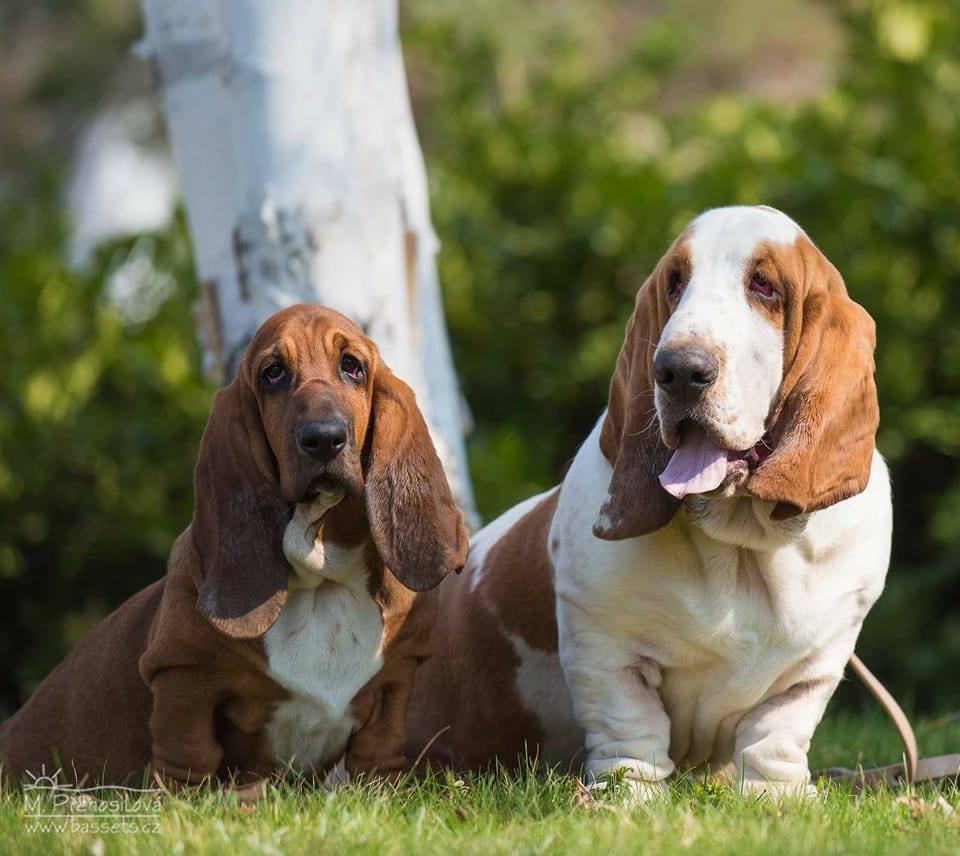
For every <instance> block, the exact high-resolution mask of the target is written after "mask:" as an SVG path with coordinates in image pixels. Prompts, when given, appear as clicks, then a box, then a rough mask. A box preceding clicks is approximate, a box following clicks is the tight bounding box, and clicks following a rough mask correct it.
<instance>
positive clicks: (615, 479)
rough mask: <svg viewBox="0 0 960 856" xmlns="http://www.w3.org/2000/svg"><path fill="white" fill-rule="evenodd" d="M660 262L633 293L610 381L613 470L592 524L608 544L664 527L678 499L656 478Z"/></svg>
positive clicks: (662, 308)
mask: <svg viewBox="0 0 960 856" xmlns="http://www.w3.org/2000/svg"><path fill="white" fill-rule="evenodd" d="M666 275H667V273H666V266H665V264H664V262H661V263H660V264H659V265H658V266H657V268H656V269H655V270H654V272H653V273H652V274H651V275H650V278H649V279H648V280H647V281H646V282H645V283H644V284H643V287H642V288H641V289H640V291H639V292H638V293H637V300H636V306H635V308H634V310H633V315H631V316H630V320H629V322H627V332H626V335H625V336H624V340H623V346H622V347H621V349H620V356H619V357H618V358H617V367H616V369H615V371H614V373H613V378H612V379H611V381H610V400H609V404H608V408H607V415H606V417H605V418H604V421H603V427H602V428H601V430H600V450H601V451H602V452H603V455H604V457H605V458H606V459H607V460H608V461H609V462H610V465H611V466H612V467H613V475H612V476H611V477H610V486H609V487H608V489H607V498H606V500H605V501H604V503H603V505H602V507H601V508H600V514H599V516H598V517H597V521H596V523H594V524H593V534H594V535H595V536H596V537H597V538H603V539H604V540H606V541H619V540H622V539H624V538H636V537H637V536H639V535H646V534H647V533H649V532H653V531H654V530H656V529H660V528H661V527H663V526H666V524H667V523H669V522H670V520H671V518H672V517H673V515H674V514H676V512H677V509H678V508H679V507H680V500H678V499H676V498H674V497H673V496H671V495H670V494H669V493H667V492H666V491H665V490H664V489H663V487H662V486H661V484H660V481H659V478H658V476H659V475H660V473H662V472H663V470H664V467H666V465H667V461H668V459H669V458H670V450H669V449H667V447H666V446H664V444H663V441H662V440H661V439H660V430H659V424H658V422H657V412H656V407H655V405H654V399H653V352H654V351H655V350H656V347H657V342H658V340H659V339H660V333H661V331H662V330H663V326H664V324H666V321H667V317H668V316H669V308H668V307H667V305H666V300H665V298H664V294H665V287H664V284H663V283H662V282H661V279H662V278H663V277H665V276H666Z"/></svg>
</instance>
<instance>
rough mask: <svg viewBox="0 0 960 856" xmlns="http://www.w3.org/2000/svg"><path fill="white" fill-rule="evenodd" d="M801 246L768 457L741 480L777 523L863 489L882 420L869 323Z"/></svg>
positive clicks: (814, 254) (818, 256)
mask: <svg viewBox="0 0 960 856" xmlns="http://www.w3.org/2000/svg"><path fill="white" fill-rule="evenodd" d="M803 240H804V243H803V246H802V247H800V250H801V252H803V253H804V255H805V257H806V258H807V259H808V260H809V261H808V264H807V270H808V275H807V277H806V279H807V280H808V281H807V282H806V283H805V284H804V292H805V296H802V297H801V298H800V299H798V300H796V301H794V306H793V308H792V309H791V310H790V313H791V314H790V317H788V318H787V319H786V323H785V330H784V340H785V341H784V345H785V347H784V354H785V357H786V369H785V371H784V379H783V383H782V385H781V388H780V393H779V396H778V403H777V405H775V407H774V410H773V419H772V420H771V424H770V428H769V435H770V437H771V439H772V441H773V444H772V445H773V449H774V451H773V452H772V453H771V455H770V457H769V458H767V459H766V461H764V462H763V464H762V465H761V466H760V467H759V469H757V471H756V472H755V473H754V474H753V476H752V477H751V478H750V480H749V481H748V482H747V490H748V491H749V492H750V493H751V494H753V495H754V496H756V497H758V498H760V499H765V500H767V501H769V502H775V503H776V506H775V507H774V510H773V513H772V517H773V518H774V519H775V520H784V519H786V518H788V517H793V516H794V515H796V514H805V513H807V512H811V511H817V510H818V509H821V508H826V507H827V506H829V505H833V504H834V503H836V502H840V500H843V499H847V498H848V497H851V496H854V495H855V494H858V493H860V492H861V491H863V490H864V488H866V486H867V481H868V480H869V478H870V467H871V462H872V460H873V450H874V444H875V439H876V433H877V426H878V425H879V422H880V408H879V405H878V403H877V387H876V384H875V383H874V378H873V374H874V361H873V350H874V346H875V344H876V332H875V327H874V323H873V319H872V318H871V317H870V316H869V315H868V314H867V312H866V310H864V309H863V308H862V307H861V306H859V305H858V304H856V303H854V302H853V301H852V300H851V299H850V297H849V296H848V295H847V289H846V287H845V286H844V284H843V279H842V278H841V276H840V274H839V272H838V271H837V269H836V268H835V267H834V266H833V265H832V264H830V262H829V261H828V260H827V259H826V257H825V256H823V254H822V253H821V252H820V251H819V250H817V249H816V248H815V247H814V246H813V245H812V244H810V243H809V241H806V239H803ZM791 354H792V359H791Z"/></svg>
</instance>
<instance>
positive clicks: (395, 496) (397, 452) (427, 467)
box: [364, 363, 468, 591]
mask: <svg viewBox="0 0 960 856" xmlns="http://www.w3.org/2000/svg"><path fill="white" fill-rule="evenodd" d="M370 419H371V424H370V428H369V429H368V433H367V444H366V446H367V448H366V449H365V453H366V478H365V484H364V501H365V503H366V509H367V520H368V523H369V526H370V533H371V535H372V536H373V542H374V544H375V545H376V547H377V551H378V552H379V553H380V558H381V559H382V560H383V563H384V564H385V565H386V566H387V567H388V568H389V569H390V571H391V572H392V573H393V575H394V576H395V577H396V578H397V579H398V580H400V582H401V583H403V585H405V586H406V587H407V588H409V589H411V590H413V591H426V590H427V589H431V588H433V587H434V586H436V585H438V584H439V583H440V581H441V580H442V579H443V578H444V577H445V576H446V575H447V574H448V573H450V572H451V571H459V570H460V569H461V568H463V565H464V562H466V559H467V544H468V539H467V533H466V530H465V529H464V526H463V519H462V517H461V516H460V511H459V509H458V508H457V505H456V503H455V502H454V501H453V496H452V495H451V493H450V486H449V485H448V484H447V478H446V476H445V475H444V473H443V467H442V466H441V464H440V459H439V458H438V457H437V453H436V450H435V449H434V447H433V441H432V440H431V439H430V434H429V432H428V431H427V425H426V423H425V422H424V420H423V416H422V415H421V413H420V410H419V408H418V407H417V402H416V398H415V397H414V394H413V390H411V389H410V387H409V386H407V385H406V384H405V383H404V382H403V381H401V380H399V379H398V378H396V377H395V376H394V375H393V373H392V372H391V371H390V369H388V368H387V367H386V366H385V365H383V363H381V364H380V366H379V367H378V369H377V373H376V375H375V377H374V389H373V409H372V412H371V417H370Z"/></svg>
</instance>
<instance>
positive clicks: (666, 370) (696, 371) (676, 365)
mask: <svg viewBox="0 0 960 856" xmlns="http://www.w3.org/2000/svg"><path fill="white" fill-rule="evenodd" d="M719 373H720V364H719V362H718V361H717V358H716V357H715V356H714V355H713V354H711V353H710V352H709V351H705V350H702V349H701V348H691V347H683V348H666V349H664V350H662V351H660V352H659V353H658V354H657V356H656V357H655V358H654V361H653V375H654V378H655V379H656V381H657V386H659V387H660V388H661V389H662V390H663V391H664V392H666V393H667V394H668V395H671V396H672V397H674V398H678V399H680V400H681V401H683V402H684V403H685V404H692V403H693V402H695V401H697V400H698V399H700V398H701V397H702V396H703V394H704V393H705V392H706V391H707V389H709V388H710V387H711V386H712V385H713V384H714V383H715V382H716V380H717V375H718V374H719Z"/></svg>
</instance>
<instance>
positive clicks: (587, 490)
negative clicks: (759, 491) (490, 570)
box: [551, 423, 892, 789]
mask: <svg viewBox="0 0 960 856" xmlns="http://www.w3.org/2000/svg"><path fill="white" fill-rule="evenodd" d="M600 424H601V423H598V425H597V427H596V428H595V429H594V431H593V433H592V434H591V435H590V437H589V438H588V440H587V442H586V443H585V444H584V446H583V447H582V448H581V450H580V452H579V453H578V455H577V457H576V459H575V460H574V462H573V466H572V467H571V469H570V472H569V473H568V475H567V478H566V479H565V480H564V483H563V488H562V491H561V494H560V501H559V504H558V508H557V513H556V515H555V517H554V522H553V526H552V530H551V541H552V542H554V541H555V542H557V547H556V549H555V550H554V551H553V562H554V566H555V570H556V588H557V597H558V620H559V633H560V658H561V662H562V663H563V667H564V674H565V676H566V680H567V684H568V686H569V688H570V692H571V695H572V697H573V700H574V710H575V715H576V718H577V720H578V722H579V723H580V725H581V726H582V727H583V728H584V730H585V732H586V748H587V753H588V756H587V763H586V767H587V772H588V775H598V774H600V773H602V772H605V771H607V770H609V769H612V768H616V767H625V768H626V769H627V770H628V771H629V774H630V775H631V776H634V777H636V778H638V779H642V780H644V781H659V780H662V779H664V778H665V777H666V776H668V775H669V774H670V773H671V772H673V770H674V761H673V760H672V758H673V759H677V760H681V761H682V762H683V763H685V764H688V765H696V764H699V763H703V762H708V761H709V762H712V763H713V764H722V763H726V762H728V761H729V760H735V761H736V762H737V763H738V765H739V769H740V775H741V778H742V779H743V780H744V782H745V784H744V787H745V788H749V787H753V786H754V785H755V784H757V783H764V784H767V783H770V782H773V783H781V784H783V785H784V786H785V787H789V788H791V789H792V788H794V786H798V785H799V784H801V783H802V784H804V785H805V784H806V782H807V780H808V778H809V772H808V769H807V765H806V752H807V749H808V747H809V742H810V738H811V736H812V734H813V730H814V728H815V727H816V725H817V723H818V722H819V720H820V717H821V715H822V713H823V709H824V707H825V706H826V702H827V701H828V700H829V698H830V695H832V693H833V690H834V689H835V687H836V683H837V681H839V679H840V677H841V675H842V674H843V668H844V666H845V664H846V662H847V660H848V659H849V658H850V654H851V653H852V652H853V646H854V643H855V641H856V637H857V634H858V633H859V630H860V626H861V624H862V623H863V619H864V617H865V616H866V613H867V611H868V610H869V608H870V606H871V605H872V604H873V603H874V601H875V600H876V599H877V597H878V596H879V594H880V591H881V589H882V588H883V581H884V577H885V575H886V569H887V562H888V559H889V549H890V532H891V527H892V521H891V510H890V488H889V482H888V476H887V470H886V467H885V465H884V463H883V460H882V458H881V457H880V455H879V454H875V455H874V461H873V469H872V473H871V477H870V482H869V484H868V486H867V489H866V490H865V491H864V493H862V494H860V495H859V496H856V497H853V498H851V499H848V500H845V501H844V502H840V503H838V504H836V505H834V506H832V507H831V508H828V509H825V510H823V511H818V512H816V513H815V514H812V515H809V516H808V517H806V518H804V519H803V520H801V521H800V522H798V521H797V520H790V521H785V522H783V523H776V522H773V521H771V520H770V513H771V511H772V505H771V504H770V503H765V502H761V501H759V500H754V499H750V498H747V497H738V498H714V499H705V498H698V500H697V501H696V502H695V503H691V502H690V500H688V501H687V504H686V505H685V506H684V508H683V509H682V510H681V512H680V513H679V515H678V516H677V518H676V519H675V520H674V522H673V523H671V524H670V525H669V526H667V527H665V528H664V529H662V530H660V531H659V532H655V533H653V534H651V535H648V536H644V537H641V538H633V539H628V540H624V541H602V540H599V539H597V538H594V537H593V535H592V534H591V527H592V526H593V522H594V520H595V517H596V510H597V509H598V508H599V507H600V504H601V502H602V501H603V499H604V496H605V494H606V489H607V484H608V482H609V480H610V475H611V468H610V465H609V463H608V462H607V460H606V458H604V457H603V454H602V452H601V451H600V445H599V428H600ZM691 505H693V506H696V507H691ZM651 662H652V663H654V664H656V665H657V666H658V667H659V674H654V675H651V674H650V669H649V667H648V664H649V663H651ZM807 681H812V682H816V683H815V684H812V685H811V689H810V690H809V692H804V693H801V694H799V695H798V696H797V697H796V698H793V699H790V698H789V697H788V698H787V699H786V700H778V696H780V694H781V693H784V692H785V691H787V690H788V689H789V688H790V687H793V686H795V685H797V684H802V683H804V682H807ZM768 712H769V713H768ZM751 783H752V784H751Z"/></svg>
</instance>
